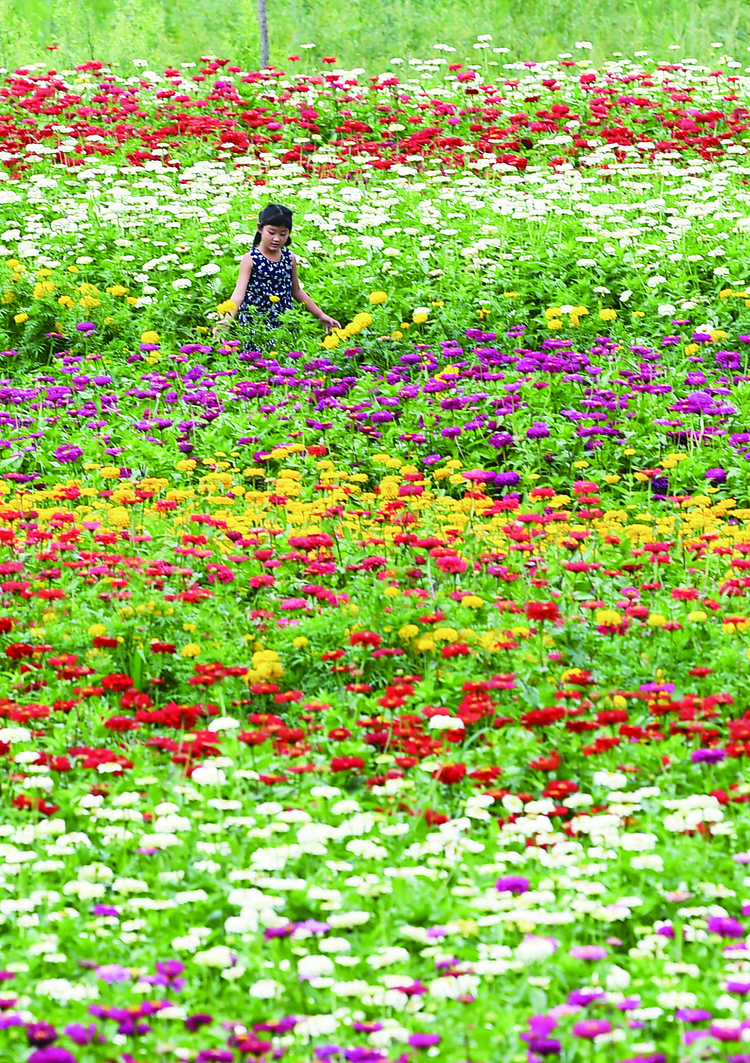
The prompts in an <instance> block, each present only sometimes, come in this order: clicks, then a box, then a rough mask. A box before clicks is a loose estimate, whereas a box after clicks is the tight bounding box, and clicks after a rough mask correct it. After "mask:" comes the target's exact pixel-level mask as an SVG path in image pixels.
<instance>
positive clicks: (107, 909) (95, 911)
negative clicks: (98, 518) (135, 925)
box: [91, 525, 120, 919]
mask: <svg viewBox="0 0 750 1063" xmlns="http://www.w3.org/2000/svg"><path fill="white" fill-rule="evenodd" d="M97 527H99V525H97ZM91 914H92V915H107V916H110V917H111V918H115V919H119V918H120V913H119V911H118V910H117V908H115V906H114V905H113V904H95V905H94V907H93V908H92V909H91Z"/></svg>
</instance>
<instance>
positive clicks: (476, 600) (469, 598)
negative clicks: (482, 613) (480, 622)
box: [461, 594, 484, 609]
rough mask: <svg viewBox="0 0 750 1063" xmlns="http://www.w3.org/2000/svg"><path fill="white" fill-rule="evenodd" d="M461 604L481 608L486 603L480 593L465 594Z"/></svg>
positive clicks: (469, 607) (470, 607)
mask: <svg viewBox="0 0 750 1063" xmlns="http://www.w3.org/2000/svg"><path fill="white" fill-rule="evenodd" d="M461 605H463V606H465V607H466V608H467V609H481V608H482V606H483V605H484V598H480V597H479V595H478V594H465V595H464V596H463V598H462V599H461Z"/></svg>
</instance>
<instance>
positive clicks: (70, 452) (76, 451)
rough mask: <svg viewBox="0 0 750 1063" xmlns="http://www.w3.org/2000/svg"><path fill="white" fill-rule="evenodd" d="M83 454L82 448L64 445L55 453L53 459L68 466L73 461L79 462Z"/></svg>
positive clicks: (70, 444)
mask: <svg viewBox="0 0 750 1063" xmlns="http://www.w3.org/2000/svg"><path fill="white" fill-rule="evenodd" d="M82 454H83V451H82V450H81V448H80V447H76V446H74V445H73V444H72V443H63V444H62V445H61V446H59V447H58V448H57V449H56V450H55V451H54V452H53V457H54V458H56V459H57V461H61V462H64V463H65V464H68V463H69V462H72V461H78V459H79V458H80V457H81V455H82Z"/></svg>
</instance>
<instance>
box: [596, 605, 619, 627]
mask: <svg viewBox="0 0 750 1063" xmlns="http://www.w3.org/2000/svg"><path fill="white" fill-rule="evenodd" d="M621 620H622V617H621V616H620V614H619V613H618V612H617V610H616V609H597V610H596V622H597V624H602V625H605V626H606V627H615V626H616V625H617V624H619V623H620V621H621Z"/></svg>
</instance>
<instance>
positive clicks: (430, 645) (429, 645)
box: [414, 635, 436, 653]
mask: <svg viewBox="0 0 750 1063" xmlns="http://www.w3.org/2000/svg"><path fill="white" fill-rule="evenodd" d="M414 648H415V649H416V650H419V652H420V653H431V652H432V651H433V650H434V649H435V648H436V647H435V640H434V639H431V638H430V636H429V635H423V636H422V638H421V639H417V641H416V642H415V643H414Z"/></svg>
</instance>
